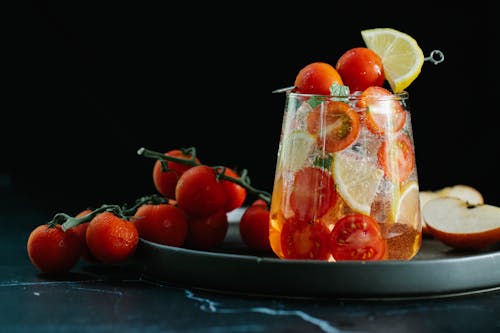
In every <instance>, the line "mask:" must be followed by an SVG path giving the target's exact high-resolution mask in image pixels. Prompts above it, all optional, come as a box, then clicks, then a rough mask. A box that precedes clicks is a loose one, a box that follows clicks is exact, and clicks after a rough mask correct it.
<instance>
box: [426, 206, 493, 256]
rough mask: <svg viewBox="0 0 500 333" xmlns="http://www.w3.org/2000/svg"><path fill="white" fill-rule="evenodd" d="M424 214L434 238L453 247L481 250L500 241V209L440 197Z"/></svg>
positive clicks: (427, 207)
mask: <svg viewBox="0 0 500 333" xmlns="http://www.w3.org/2000/svg"><path fill="white" fill-rule="evenodd" d="M422 215H423V218H424V220H425V222H426V224H427V228H428V229H429V232H430V233H431V234H432V236H433V237H434V238H436V239H438V240H440V241H441V242H443V243H445V244H446V245H448V246H450V247H452V248H455V249H462V250H482V249H485V248H488V247H490V246H492V245H494V244H496V243H499V242H500V207H496V206H492V205H485V204H477V205H474V204H470V203H468V202H467V201H465V200H463V199H459V198H454V197H438V198H434V199H431V200H429V201H428V202H427V203H426V204H425V205H424V207H423V209H422Z"/></svg>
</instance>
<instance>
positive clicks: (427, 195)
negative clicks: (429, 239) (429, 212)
mask: <svg viewBox="0 0 500 333" xmlns="http://www.w3.org/2000/svg"><path fill="white" fill-rule="evenodd" d="M419 198H420V211H422V210H423V209H424V205H425V204H426V203H427V202H428V201H429V200H432V199H436V198H439V194H438V193H437V192H435V191H420V193H419ZM421 219H422V234H424V235H428V236H430V235H431V232H430V231H429V229H428V228H427V224H426V223H425V219H424V215H423V214H421Z"/></svg>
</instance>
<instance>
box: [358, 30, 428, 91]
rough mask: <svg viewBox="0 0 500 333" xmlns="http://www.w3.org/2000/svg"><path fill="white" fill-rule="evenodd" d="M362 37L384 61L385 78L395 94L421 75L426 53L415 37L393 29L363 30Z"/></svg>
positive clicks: (367, 45)
mask: <svg viewBox="0 0 500 333" xmlns="http://www.w3.org/2000/svg"><path fill="white" fill-rule="evenodd" d="M361 37H362V38H363V41H364V42H365V45H366V47H368V48H369V49H371V50H373V51H375V53H377V54H378V55H379V56H380V58H381V59H382V64H383V65H384V72H385V78H386V79H387V81H388V82H389V85H390V86H391V89H392V91H393V92H394V93H399V92H402V91H403V90H405V89H406V88H407V87H408V86H409V85H410V84H411V83H412V82H413V81H414V80H415V79H416V78H417V76H418V75H419V74H420V71H421V69H422V66H423V64H424V53H423V52H422V49H421V48H420V46H419V45H418V43H417V41H416V40H415V39H414V38H413V37H411V36H409V35H408V34H406V33H404V32H401V31H398V30H395V29H391V28H375V29H367V30H362V31H361Z"/></svg>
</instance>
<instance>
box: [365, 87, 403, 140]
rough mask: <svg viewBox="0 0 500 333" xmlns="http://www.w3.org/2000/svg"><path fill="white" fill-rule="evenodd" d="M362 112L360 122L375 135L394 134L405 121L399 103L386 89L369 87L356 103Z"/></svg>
mask: <svg viewBox="0 0 500 333" xmlns="http://www.w3.org/2000/svg"><path fill="white" fill-rule="evenodd" d="M356 106H357V107H359V108H363V109H366V111H363V113H362V114H363V116H362V117H361V122H362V123H363V124H364V125H365V126H366V127H367V128H368V129H369V130H370V132H372V133H375V134H384V133H396V132H398V131H400V130H401V129H402V128H403V126H404V124H405V121H406V112H405V110H404V109H403V106H402V105H401V103H400V102H399V101H398V100H397V99H396V98H395V97H394V95H393V94H392V93H391V92H390V91H389V90H387V89H385V88H382V87H369V88H367V89H366V90H365V91H363V93H362V94H361V95H360V96H359V100H358V102H357V103H356Z"/></svg>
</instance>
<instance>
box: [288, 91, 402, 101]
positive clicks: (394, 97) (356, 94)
mask: <svg viewBox="0 0 500 333" xmlns="http://www.w3.org/2000/svg"><path fill="white" fill-rule="evenodd" d="M361 93H362V92H361V91H356V92H354V93H352V94H349V95H347V96H340V95H318V94H303V93H297V92H294V91H293V90H288V91H286V95H287V96H294V97H303V98H311V97H316V98H321V99H324V100H328V99H336V100H342V99H346V98H347V99H348V100H357V99H359V98H360V97H361ZM391 94H392V95H387V96H377V98H378V99H380V100H398V101H400V100H406V99H408V98H409V96H410V94H409V93H408V92H407V91H406V90H405V91H402V92H399V93H393V92H391Z"/></svg>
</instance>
